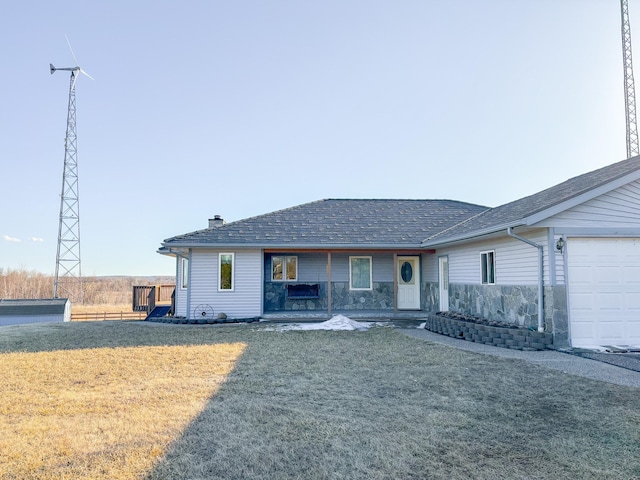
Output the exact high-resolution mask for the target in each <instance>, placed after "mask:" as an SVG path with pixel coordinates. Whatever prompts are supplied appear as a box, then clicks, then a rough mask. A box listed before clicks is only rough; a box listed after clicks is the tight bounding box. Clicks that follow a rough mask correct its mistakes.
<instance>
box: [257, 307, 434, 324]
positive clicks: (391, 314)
mask: <svg viewBox="0 0 640 480" xmlns="http://www.w3.org/2000/svg"><path fill="white" fill-rule="evenodd" d="M335 315H344V316H345V317H349V318H351V319H353V320H373V321H376V322H384V321H396V320H412V321H417V320H426V318H427V316H428V315H429V312H423V311H404V310H398V311H393V310H391V311H388V312H382V311H380V310H337V311H332V312H331V314H329V312H328V311H327V310H324V311H323V310H296V311H292V310H285V311H280V312H265V313H263V314H262V317H261V318H262V320H266V321H270V322H324V321H325V320H329V319H330V318H331V317H333V316H335Z"/></svg>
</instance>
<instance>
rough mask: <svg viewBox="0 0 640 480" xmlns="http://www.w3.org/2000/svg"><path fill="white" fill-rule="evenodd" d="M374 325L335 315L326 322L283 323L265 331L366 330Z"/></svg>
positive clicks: (373, 323)
mask: <svg viewBox="0 0 640 480" xmlns="http://www.w3.org/2000/svg"><path fill="white" fill-rule="evenodd" d="M373 325H375V322H357V321H355V320H351V319H350V318H349V317H346V316H344V315H335V316H333V317H332V318H330V319H329V320H327V321H326V322H321V323H284V324H279V325H276V326H274V327H270V328H267V330H272V331H273V330H275V331H279V332H282V331H287V330H334V331H337V330H367V329H368V328H369V327H371V326H373Z"/></svg>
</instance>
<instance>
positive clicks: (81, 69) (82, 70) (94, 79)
mask: <svg viewBox="0 0 640 480" xmlns="http://www.w3.org/2000/svg"><path fill="white" fill-rule="evenodd" d="M80 71H81V72H82V73H84V74H85V75H86V76H87V77H89V78H90V79H91V80H93V81H94V82H95V81H96V79H95V78H93V77H92V76H91V75H89V74H88V73H87V72H85V71H84V70H83V69H80Z"/></svg>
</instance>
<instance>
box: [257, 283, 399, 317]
mask: <svg viewBox="0 0 640 480" xmlns="http://www.w3.org/2000/svg"><path fill="white" fill-rule="evenodd" d="M314 283H316V282H314ZM317 283H318V284H319V286H320V288H319V296H318V298H287V286H286V283H283V282H265V284H264V311H265V312H280V311H307V310H311V311H312V310H327V309H328V305H327V282H317ZM331 285H332V290H331V303H332V309H334V310H393V294H394V291H393V282H374V283H373V289H372V290H349V283H348V282H333V283H332V284H331Z"/></svg>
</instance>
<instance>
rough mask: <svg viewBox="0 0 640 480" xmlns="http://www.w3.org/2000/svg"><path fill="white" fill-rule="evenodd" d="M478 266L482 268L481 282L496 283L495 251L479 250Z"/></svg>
mask: <svg viewBox="0 0 640 480" xmlns="http://www.w3.org/2000/svg"><path fill="white" fill-rule="evenodd" d="M480 267H481V270H482V284H483V285H493V284H494V283H496V252H494V251H493V250H492V251H489V252H481V253H480Z"/></svg>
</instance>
